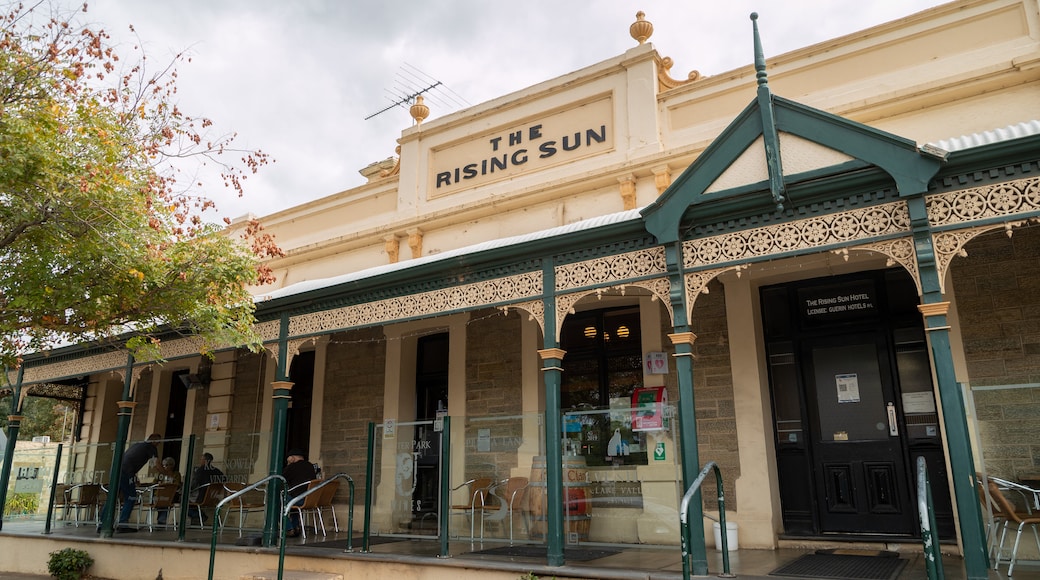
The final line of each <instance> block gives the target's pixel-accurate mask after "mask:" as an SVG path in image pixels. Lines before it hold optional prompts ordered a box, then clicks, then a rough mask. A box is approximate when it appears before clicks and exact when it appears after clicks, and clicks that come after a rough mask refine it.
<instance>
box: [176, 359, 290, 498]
mask: <svg viewBox="0 0 1040 580" xmlns="http://www.w3.org/2000/svg"><path fill="white" fill-rule="evenodd" d="M266 364H267V355H266V353H264V352H259V353H253V352H249V351H248V350H244V349H243V350H239V351H238V356H237V357H236V359H235V375H234V376H235V378H234V387H233V390H232V393H231V394H232V401H231V414H230V418H229V424H228V426H227V427H228V431H227V435H228V439H227V449H226V451H225V455H224V458H223V461H222V462H218V463H215V464H216V465H217V467H219V468H220V469H221V470H223V471H224V472H225V474H228V473H230V474H233V475H236V476H238V479H239V480H241V479H242V476H244V475H246V474H251V475H252V477H255V478H259V477H262V476H264V475H267V471H268V470H267V465H268V460H269V458H268V457H261V456H260V453H261V449H260V443H261V438H260V437H258V436H257V434H258V433H259V434H262V436H263V438H264V441H270V438H271V426H270V425H264V424H263V423H262V422H261V419H262V413H263V411H262V409H263V406H264V401H263V397H265V396H267V397H270V393H271V386H270V384H263V383H262V380H263V372H264V368H265V367H266ZM207 398H208V393H207V392H205V391H200V392H199V395H198V397H197V401H196V402H197V404H198V406H196V408H195V420H196V421H195V425H193V426H192V428H193V429H195V430H196V431H194V432H195V435H196V436H197V437H198V439H196V441H195V457H192V458H191V461H190V463H189V464H190V465H191V467H192V468H193V469H194V467H195V466H197V465H198V463H199V458H200V457H201V456H202V453H203V452H204V451H205V445H204V439H203V435H204V433H205V431H204V429H205V424H204V422H205V420H206V399H207ZM200 420H201V422H200ZM185 449H187V448H185ZM264 449H268V448H267V447H264Z"/></svg>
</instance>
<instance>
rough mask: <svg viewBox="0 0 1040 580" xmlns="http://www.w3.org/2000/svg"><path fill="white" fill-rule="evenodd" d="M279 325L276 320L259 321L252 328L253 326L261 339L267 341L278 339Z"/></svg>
mask: <svg viewBox="0 0 1040 580" xmlns="http://www.w3.org/2000/svg"><path fill="white" fill-rule="evenodd" d="M280 327H281V324H280V323H279V322H278V321H277V320H270V321H268V322H261V323H259V324H257V325H255V326H254V327H253V328H255V329H256V332H257V334H259V335H260V340H261V341H263V342H268V341H271V340H278V329H279V328H280Z"/></svg>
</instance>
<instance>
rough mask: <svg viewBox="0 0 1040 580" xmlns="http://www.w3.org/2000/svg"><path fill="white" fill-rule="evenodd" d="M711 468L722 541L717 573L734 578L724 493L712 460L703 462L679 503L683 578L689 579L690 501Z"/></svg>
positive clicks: (720, 474) (719, 476) (720, 479)
mask: <svg viewBox="0 0 1040 580" xmlns="http://www.w3.org/2000/svg"><path fill="white" fill-rule="evenodd" d="M712 469H713V470H715V484H716V486H717V487H718V492H719V526H721V528H722V535H721V537H720V540H721V541H722V574H719V577H720V578H736V576H734V575H733V574H731V573H730V571H729V530H728V529H727V528H726V494H725V492H724V491H723V489H722V473H721V472H720V471H719V466H718V465H717V464H716V463H715V462H714V461H709V462H708V463H707V464H705V466H704V469H702V470H701V472H700V475H698V476H697V479H695V480H693V483H692V484H690V488H689V489H687V490H686V494H685V495H683V498H682V503H681V504H680V505H679V535H680V538H681V542H682V571H683V580H690V558H689V555H690V533H691V532H690V526H691V525H692V522H690V521H689V519H690V502H691V501H692V500H693V496H694V495H695V494H696V493H697V490H698V489H700V487H701V483H703V482H704V478H705V477H706V476H707V475H708V471H709V470H712Z"/></svg>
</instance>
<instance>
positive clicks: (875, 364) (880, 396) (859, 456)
mask: <svg viewBox="0 0 1040 580" xmlns="http://www.w3.org/2000/svg"><path fill="white" fill-rule="evenodd" d="M761 299H762V302H761V304H762V313H763V325H764V335H765V338H766V348H767V354H768V357H769V369H770V387H771V391H772V393H771V394H772V402H773V411H774V422H775V433H776V449H777V467H778V473H779V486H780V489H779V491H780V498H781V508H782V510H783V517H784V528H785V530H784V531H785V534H786V535H788V536H801V537H820V536H822V537H833V536H846V537H850V538H853V537H873V538H877V537H887V538H900V537H905V538H909V537H913V536H915V535H917V534H918V531H917V521H918V520H917V505H916V489H915V486H914V482H915V481H916V473H915V472H914V471H913V469H912V467H911V466H912V465H913V463H912V462H913V460H914V459H915V458H916V457H917V456H926V457H928V461H929V464H930V465H938V466H940V468H941V466H943V465H944V462H943V461H942V459H943V454H942V443H941V438H940V435H939V430H938V419H937V414H936V409H935V401H934V396H933V392H934V391H933V387H932V379H931V373H930V368H929V362H928V355H927V347H926V346H925V338H924V331H923V322H922V318H921V315H920V314H919V313H918V312H917V309H916V305H917V303H918V297H917V292H916V287H915V286H914V284H913V281H912V280H911V279H910V278H909V276H907V275H906V273H905V272H902V271H900V270H879V271H873V272H863V273H858V274H855V275H848V276H836V277H828V278H822V279H814V280H804V281H800V282H794V283H788V284H784V285H778V286H770V287H764V288H762V290H761ZM908 428H909V430H908ZM931 478H932V487H933V493H934V494H935V495H936V504H937V511H939V512H941V513H940V514H939V516H940V517H939V519H940V520H941V521H940V522H939V524H940V534H941V535H945V534H946V532H949V533H952V508H951V507H950V502H949V493H948V489H946V482H947V480H946V477H945V473H933V474H932V475H931ZM947 524H951V525H949V526H948V525H947Z"/></svg>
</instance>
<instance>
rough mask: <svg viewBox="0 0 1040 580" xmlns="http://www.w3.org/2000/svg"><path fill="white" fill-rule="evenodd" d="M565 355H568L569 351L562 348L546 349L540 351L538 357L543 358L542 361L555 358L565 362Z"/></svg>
mask: <svg viewBox="0 0 1040 580" xmlns="http://www.w3.org/2000/svg"><path fill="white" fill-rule="evenodd" d="M565 354H567V351H565V350H563V349H562V348H546V349H542V350H539V351H538V356H540V357H542V360H549V359H553V358H555V359H560V360H563V356H564V355H565Z"/></svg>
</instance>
